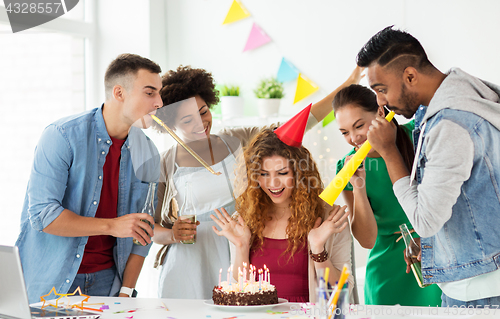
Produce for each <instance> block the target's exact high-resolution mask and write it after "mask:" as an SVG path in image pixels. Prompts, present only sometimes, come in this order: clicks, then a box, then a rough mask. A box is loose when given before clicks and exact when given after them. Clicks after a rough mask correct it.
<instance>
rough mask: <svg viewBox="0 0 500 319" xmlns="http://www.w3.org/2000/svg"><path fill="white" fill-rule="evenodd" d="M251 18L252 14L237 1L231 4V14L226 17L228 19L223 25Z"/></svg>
mask: <svg viewBox="0 0 500 319" xmlns="http://www.w3.org/2000/svg"><path fill="white" fill-rule="evenodd" d="M249 16H250V13H249V12H248V11H247V9H245V7H244V6H243V5H242V4H241V3H240V2H239V1H237V0H233V3H232V4H231V8H229V12H228V13H227V15H226V19H224V22H223V23H222V24H228V23H233V22H236V21H239V20H242V19H245V18H247V17H249Z"/></svg>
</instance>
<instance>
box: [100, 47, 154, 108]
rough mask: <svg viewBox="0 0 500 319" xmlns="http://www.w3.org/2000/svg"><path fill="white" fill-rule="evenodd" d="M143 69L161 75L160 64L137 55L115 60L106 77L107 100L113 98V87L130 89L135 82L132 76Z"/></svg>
mask: <svg viewBox="0 0 500 319" xmlns="http://www.w3.org/2000/svg"><path fill="white" fill-rule="evenodd" d="M141 69H144V70H147V71H149V72H151V73H156V74H160V73H161V68H160V66H159V65H158V64H156V63H155V62H153V61H151V60H150V59H147V58H143V57H142V56H140V55H137V54H131V53H124V54H120V55H119V56H118V57H117V58H116V59H114V60H113V61H112V62H111V63H110V64H109V66H108V69H107V70H106V74H105V75H104V90H105V94H106V100H108V99H110V98H111V95H112V90H113V87H114V86H115V85H117V84H120V85H122V86H124V87H125V89H130V86H131V84H132V82H133V79H132V77H131V76H136V75H137V72H138V71H139V70H141Z"/></svg>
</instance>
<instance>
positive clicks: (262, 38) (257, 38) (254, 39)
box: [243, 22, 271, 52]
mask: <svg viewBox="0 0 500 319" xmlns="http://www.w3.org/2000/svg"><path fill="white" fill-rule="evenodd" d="M269 41H271V38H269V36H268V35H267V34H266V33H265V32H264V31H262V29H261V28H260V27H259V26H258V25H257V23H255V22H254V23H253V26H252V30H251V31H250V35H249V36H248V40H247V44H246V45H245V48H244V49H243V52H245V51H248V50H253V49H256V48H258V47H260V46H261V45H264V44H266V43H267V42H269Z"/></svg>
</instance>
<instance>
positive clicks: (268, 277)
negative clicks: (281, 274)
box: [266, 268, 271, 283]
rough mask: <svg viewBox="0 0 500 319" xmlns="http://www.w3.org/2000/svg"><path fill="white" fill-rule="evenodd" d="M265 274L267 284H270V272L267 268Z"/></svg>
mask: <svg viewBox="0 0 500 319" xmlns="http://www.w3.org/2000/svg"><path fill="white" fill-rule="evenodd" d="M266 272H267V282H268V283H271V272H270V271H269V268H267V269H266Z"/></svg>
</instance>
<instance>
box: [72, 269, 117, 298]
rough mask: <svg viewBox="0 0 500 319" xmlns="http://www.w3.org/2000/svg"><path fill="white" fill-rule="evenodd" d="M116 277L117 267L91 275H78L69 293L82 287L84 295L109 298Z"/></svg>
mask: <svg viewBox="0 0 500 319" xmlns="http://www.w3.org/2000/svg"><path fill="white" fill-rule="evenodd" d="M115 276H116V267H115V266H113V267H111V268H108V269H104V270H101V271H97V272H94V273H89V274H77V275H76V277H75V280H73V284H72V285H71V288H70V289H69V292H70V293H72V292H74V291H75V290H76V289H77V288H78V287H80V289H81V291H82V294H85V295H89V296H106V297H107V296H109V293H110V291H111V286H112V285H113V280H114V279H115Z"/></svg>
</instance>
